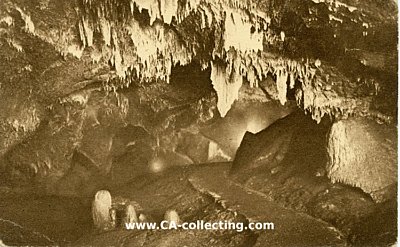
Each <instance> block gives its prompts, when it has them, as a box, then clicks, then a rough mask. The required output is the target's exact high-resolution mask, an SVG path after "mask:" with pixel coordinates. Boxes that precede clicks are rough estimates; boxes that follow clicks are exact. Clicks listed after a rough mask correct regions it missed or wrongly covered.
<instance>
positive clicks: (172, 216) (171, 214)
mask: <svg viewBox="0 0 400 247" xmlns="http://www.w3.org/2000/svg"><path fill="white" fill-rule="evenodd" d="M164 220H165V221H167V222H169V223H175V224H180V223H181V220H180V218H179V215H178V213H177V212H176V211H175V210H167V212H165V214H164Z"/></svg>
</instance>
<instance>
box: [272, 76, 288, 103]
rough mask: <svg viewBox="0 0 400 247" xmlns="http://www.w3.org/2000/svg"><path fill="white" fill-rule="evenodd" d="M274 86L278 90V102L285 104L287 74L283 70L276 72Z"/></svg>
mask: <svg viewBox="0 0 400 247" xmlns="http://www.w3.org/2000/svg"><path fill="white" fill-rule="evenodd" d="M275 75H276V86H277V88H278V99H279V102H280V103H281V104H282V105H284V104H285V103H286V100H287V99H286V94H287V85H286V82H287V79H288V74H287V72H286V71H285V70H283V69H279V70H278V71H277V72H276V74H275Z"/></svg>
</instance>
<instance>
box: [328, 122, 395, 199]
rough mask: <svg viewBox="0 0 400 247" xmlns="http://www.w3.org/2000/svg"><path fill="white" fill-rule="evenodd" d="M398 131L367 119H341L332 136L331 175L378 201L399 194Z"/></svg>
mask: <svg viewBox="0 0 400 247" xmlns="http://www.w3.org/2000/svg"><path fill="white" fill-rule="evenodd" d="M396 136H397V131H396V129H395V128H394V127H390V126H385V125H379V124H377V123H376V122H374V121H371V120H367V119H360V118H359V119H347V120H341V121H338V122H336V123H334V124H333V125H332V128H331V130H330V132H329V137H328V146H327V150H328V154H329V161H328V165H327V172H328V177H329V178H330V179H331V180H332V181H333V182H342V183H346V184H349V185H352V186H356V187H359V188H361V189H362V190H363V191H364V192H366V193H369V194H370V195H371V196H372V198H373V199H374V200H375V201H378V202H380V201H384V200H386V199H388V198H389V197H393V196H395V195H394V193H395V191H396V185H397V154H396V153H397V141H396Z"/></svg>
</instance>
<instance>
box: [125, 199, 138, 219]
mask: <svg viewBox="0 0 400 247" xmlns="http://www.w3.org/2000/svg"><path fill="white" fill-rule="evenodd" d="M137 222H139V219H138V216H137V214H136V210H135V207H134V206H133V205H132V204H128V205H127V206H126V208H125V216H124V219H123V223H124V224H125V223H128V224H129V223H137Z"/></svg>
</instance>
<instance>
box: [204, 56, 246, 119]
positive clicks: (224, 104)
mask: <svg viewBox="0 0 400 247" xmlns="http://www.w3.org/2000/svg"><path fill="white" fill-rule="evenodd" d="M227 71H228V69H227V68H226V67H224V66H221V65H219V64H216V63H214V62H213V63H212V64H211V81H212V84H213V87H214V89H215V91H216V92H217V98H218V101H217V108H218V111H219V113H220V114H221V116H222V117H224V116H225V115H226V114H227V113H228V111H229V110H230V108H231V106H232V104H233V103H234V102H235V100H237V99H238V97H239V89H240V87H241V86H242V76H240V75H239V74H238V73H237V72H236V71H232V72H231V73H227Z"/></svg>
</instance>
